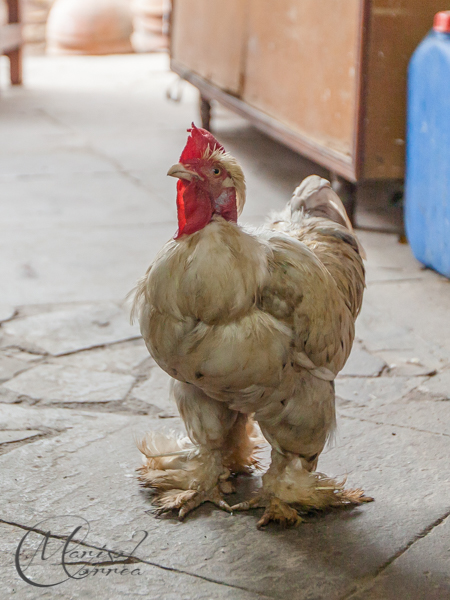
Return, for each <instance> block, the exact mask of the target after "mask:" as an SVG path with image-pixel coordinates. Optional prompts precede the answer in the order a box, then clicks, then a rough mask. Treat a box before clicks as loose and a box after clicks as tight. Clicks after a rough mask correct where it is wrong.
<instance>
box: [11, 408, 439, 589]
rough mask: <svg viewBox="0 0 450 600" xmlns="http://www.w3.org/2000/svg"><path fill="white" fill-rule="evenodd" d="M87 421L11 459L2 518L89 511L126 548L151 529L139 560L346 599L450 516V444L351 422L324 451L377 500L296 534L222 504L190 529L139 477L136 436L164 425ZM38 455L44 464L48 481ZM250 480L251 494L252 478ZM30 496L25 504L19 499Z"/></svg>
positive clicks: (314, 521) (101, 532)
mask: <svg viewBox="0 0 450 600" xmlns="http://www.w3.org/2000/svg"><path fill="white" fill-rule="evenodd" d="M11 408H15V407H11ZM17 408H19V407H17ZM33 410H34V412H35V413H37V412H39V413H42V418H43V420H44V421H48V419H47V417H46V413H47V411H48V409H39V410H38V409H29V411H28V412H30V411H33ZM63 412H64V411H59V412H58V414H61V413H63ZM50 416H51V415H50ZM35 418H36V417H35ZM54 418H55V417H54V416H53V419H54ZM77 419H78V423H79V425H78V426H76V427H73V428H72V429H70V430H66V431H65V432H63V433H61V434H60V435H59V436H57V437H56V438H54V437H53V438H49V439H45V440H42V441H37V442H35V443H33V444H28V445H27V446H23V447H21V448H18V449H15V450H14V451H11V452H10V453H9V454H8V455H5V456H3V457H1V458H0V465H1V468H2V473H3V474H4V476H5V477H6V478H7V479H8V480H9V481H11V482H12V486H11V489H10V490H7V491H6V494H5V495H4V503H3V508H2V516H1V518H2V519H4V520H5V521H11V522H15V523H20V524H21V525H25V526H32V525H33V524H35V523H36V522H37V521H39V520H40V519H42V518H47V517H49V516H55V515H63V514H75V515H79V516H81V517H83V518H86V519H87V520H88V521H89V522H90V524H91V527H92V532H93V534H92V535H93V539H95V541H96V543H97V544H100V546H101V545H103V544H108V545H109V546H108V547H110V548H111V549H114V550H120V549H121V548H120V541H121V540H124V539H127V537H126V536H127V535H128V536H129V535H130V534H129V532H130V531H135V530H138V529H145V530H146V531H148V534H149V535H148V538H147V539H146V540H145V543H143V544H142V545H141V546H140V548H139V552H138V554H137V556H138V557H139V558H143V559H145V560H149V561H151V562H156V563H158V564H161V565H162V566H164V567H167V568H171V569H172V568H175V569H178V570H182V571H184V572H189V573H193V574H196V575H199V576H202V577H207V578H212V579H215V580H220V581H222V582H224V583H226V584H228V585H232V586H241V587H246V588H248V589H251V590H252V591H253V592H255V593H259V594H267V595H268V596H269V597H273V598H285V597H286V596H289V595H292V594H296V596H295V597H296V598H299V599H303V598H305V599H306V598H311V597H314V595H316V596H317V597H323V598H329V599H330V600H333V599H334V598H336V599H337V598H342V596H343V594H345V593H346V592H348V591H349V590H350V589H351V587H352V585H354V583H353V582H355V581H358V580H364V578H366V577H368V576H370V575H374V574H375V573H376V572H377V570H378V569H379V568H380V567H382V566H383V565H384V564H385V563H386V562H387V561H388V560H389V559H390V557H392V556H393V555H395V554H396V553H397V552H399V551H400V550H402V548H404V547H405V546H406V545H408V543H410V541H411V540H412V539H414V538H415V536H417V535H419V534H420V532H421V531H423V530H424V529H425V528H426V527H428V526H429V525H430V524H431V523H433V522H434V521H435V520H436V519H438V518H439V517H440V516H441V515H442V514H443V513H444V512H445V510H447V509H448V494H449V492H450V488H449V486H450V483H449V479H450V472H449V467H448V460H447V449H448V442H447V440H443V438H442V437H441V436H436V435H433V434H428V433H421V432H416V431H411V430H409V429H404V430H399V431H397V434H396V436H393V435H392V427H390V426H383V425H375V424H371V423H363V422H359V421H358V422H355V421H353V422H349V421H345V420H343V421H342V422H341V423H340V435H339V439H340V442H339V446H338V448H336V449H334V450H332V451H329V452H327V453H326V454H325V455H324V456H323V460H322V461H321V465H320V468H321V469H322V470H323V471H325V472H327V473H332V474H338V475H339V474H340V475H344V474H345V473H346V472H348V473H350V476H349V484H350V485H351V484H353V485H355V484H358V485H362V486H364V487H365V489H366V490H367V492H368V493H371V494H373V495H374V496H375V498H376V502H375V503H374V504H372V505H367V506H365V507H363V508H361V509H356V510H354V511H348V512H344V513H336V512H334V513H330V514H327V515H320V516H317V517H308V518H307V522H306V523H305V524H303V525H302V526H301V527H299V528H298V529H296V530H290V531H282V530H280V529H278V528H277V527H276V526H271V527H269V528H267V531H264V532H261V531H257V530H256V528H255V524H256V519H257V514H259V513H260V511H253V512H252V513H248V514H237V515H228V514H226V513H223V512H221V511H219V510H216V509H215V508H212V507H211V506H204V507H202V508H200V509H199V510H198V511H196V513H195V514H194V515H193V516H192V517H190V518H188V519H187V520H186V521H185V522H184V523H180V522H177V521H173V520H171V519H156V518H155V517H154V515H153V514H151V513H150V514H147V513H148V511H149V509H150V505H149V502H148V497H147V494H146V493H145V492H141V491H140V490H139V486H138V484H137V482H136V479H135V476H134V468H135V467H136V466H137V465H138V464H139V453H138V452H137V450H136V448H135V446H134V438H136V437H138V436H139V435H142V433H144V432H145V431H146V430H147V429H150V428H156V427H157V428H160V424H159V423H158V421H157V420H156V421H155V420H152V419H149V418H148V417H142V418H136V417H127V418H125V417H117V416H115V415H108V416H107V418H106V419H104V418H103V415H102V417H101V418H99V417H98V416H97V415H95V413H93V414H92V417H91V418H90V419H88V418H87V416H86V415H83V416H81V415H77ZM49 420H51V419H49ZM80 426H81V427H80ZM178 426H179V425H178ZM424 449H425V451H424ZM426 449H428V450H426ZM31 457H34V458H35V459H36V457H39V461H38V462H37V463H35V465H36V466H38V468H39V480H38V481H36V476H35V474H36V471H35V470H34V468H33V467H34V465H33V461H32V460H30V459H31ZM388 474H389V475H388ZM387 475H388V479H386V477H387ZM250 481H252V480H250ZM387 481H389V483H387ZM243 482H244V488H245V489H247V488H248V487H249V480H248V479H245V478H244V479H243ZM239 483H240V482H239ZM437 484H439V485H437ZM254 485H257V482H255V483H254ZM430 489H433V490H434V492H433V493H432V494H430ZM19 491H20V494H21V498H22V499H23V500H22V501H21V502H20V503H19V504H17V502H16V500H15V499H16V498H17V493H18V492H19ZM255 512H256V513H257V514H255ZM386 531H389V536H388V537H386Z"/></svg>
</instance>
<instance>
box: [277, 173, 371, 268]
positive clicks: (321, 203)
mask: <svg viewBox="0 0 450 600" xmlns="http://www.w3.org/2000/svg"><path fill="white" fill-rule="evenodd" d="M288 206H289V208H290V211H291V218H292V219H295V217H296V214H297V215H298V216H299V217H300V216H303V215H306V216H309V217H321V218H325V219H330V220H331V221H334V222H335V223H338V224H339V225H343V226H344V227H346V228H347V229H348V230H349V231H350V232H351V233H353V226H352V224H351V222H350V219H349V218H348V215H347V211H346V210H345V207H344V205H343V203H342V201H341V199H340V198H339V196H338V195H337V194H336V192H335V191H334V190H333V189H332V187H331V183H330V182H329V181H328V180H327V179H323V178H322V177H319V176H318V175H310V176H309V177H307V178H306V179H304V180H303V181H302V183H301V184H300V185H299V186H298V187H297V188H296V189H295V190H294V194H293V196H292V198H291V200H290V202H289V204H288ZM355 239H356V242H357V244H358V250H359V253H360V254H361V256H362V257H363V258H366V253H365V251H364V248H363V247H362V246H361V244H360V243H359V240H358V239H357V238H356V236H355Z"/></svg>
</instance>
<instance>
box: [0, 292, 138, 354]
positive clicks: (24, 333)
mask: <svg viewBox="0 0 450 600" xmlns="http://www.w3.org/2000/svg"><path fill="white" fill-rule="evenodd" d="M128 314H129V311H128V310H127V309H122V308H120V307H119V306H118V305H117V304H114V303H112V302H111V303H109V304H103V305H101V304H98V305H97V304H89V305H85V306H80V307H79V308H78V309H73V308H71V309H66V310H59V311H52V312H48V313H42V314H38V315H33V316H30V317H25V318H21V319H15V320H14V321H10V322H7V323H6V324H5V325H4V326H3V328H2V329H3V331H4V332H5V334H6V335H7V336H9V338H10V342H11V345H13V344H14V345H19V346H20V347H22V348H31V349H33V350H36V349H37V351H40V352H46V353H49V354H52V355H54V356H58V355H60V354H67V353H69V352H76V351H78V350H84V349H87V348H93V347H95V346H102V345H105V344H111V343H114V342H121V341H123V340H127V339H133V338H137V337H140V334H139V329H138V327H137V325H134V326H132V325H130V323H129V316H128Z"/></svg>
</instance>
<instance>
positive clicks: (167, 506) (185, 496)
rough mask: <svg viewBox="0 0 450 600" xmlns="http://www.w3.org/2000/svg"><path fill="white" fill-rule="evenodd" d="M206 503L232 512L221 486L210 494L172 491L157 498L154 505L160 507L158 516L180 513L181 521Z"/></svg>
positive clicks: (217, 486) (193, 491) (157, 511)
mask: <svg viewBox="0 0 450 600" xmlns="http://www.w3.org/2000/svg"><path fill="white" fill-rule="evenodd" d="M204 502H212V503H213V504H215V505H216V506H217V507H218V508H221V509H222V510H225V511H226V512H229V513H230V512H231V507H230V506H229V505H228V504H227V503H226V502H225V500H224V499H223V497H222V491H221V489H220V486H219V485H216V487H215V488H213V489H212V490H210V491H209V492H198V491H195V490H175V489H174V490H170V491H167V492H163V493H161V494H159V495H158V496H157V498H156V499H155V500H154V501H153V503H154V504H155V505H156V506H157V507H158V508H157V510H156V513H157V514H159V515H160V514H164V513H167V512H171V511H178V518H179V519H180V521H182V520H183V519H184V517H185V516H186V515H187V514H189V513H190V512H191V511H192V510H194V508H197V506H200V504H203V503H204Z"/></svg>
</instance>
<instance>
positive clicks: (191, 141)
mask: <svg viewBox="0 0 450 600" xmlns="http://www.w3.org/2000/svg"><path fill="white" fill-rule="evenodd" d="M188 132H189V133H190V134H191V135H190V136H189V137H188V141H187V143H186V146H185V147H184V150H183V152H182V153H181V156H180V162H183V161H186V160H190V159H192V158H201V157H202V156H203V155H204V153H205V152H206V150H207V149H208V147H209V148H210V150H211V151H214V150H222V152H225V148H224V147H223V146H222V144H219V142H218V141H217V140H216V138H215V137H214V136H213V135H212V133H210V132H209V131H206V129H201V128H200V127H196V126H195V125H194V123H192V127H191V128H190V129H188Z"/></svg>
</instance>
